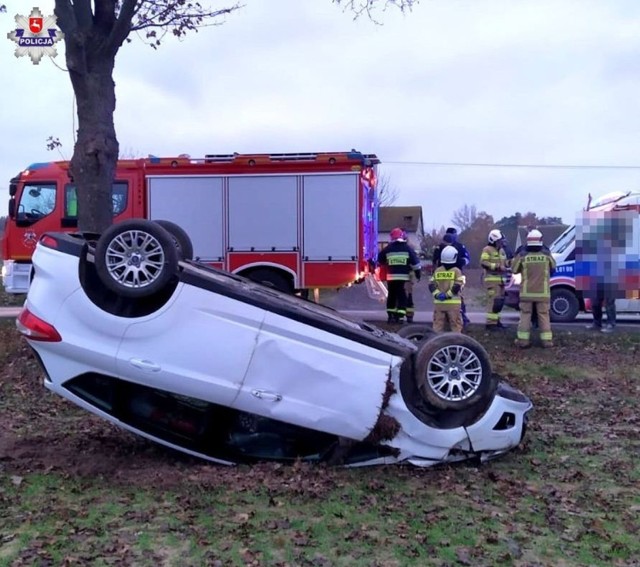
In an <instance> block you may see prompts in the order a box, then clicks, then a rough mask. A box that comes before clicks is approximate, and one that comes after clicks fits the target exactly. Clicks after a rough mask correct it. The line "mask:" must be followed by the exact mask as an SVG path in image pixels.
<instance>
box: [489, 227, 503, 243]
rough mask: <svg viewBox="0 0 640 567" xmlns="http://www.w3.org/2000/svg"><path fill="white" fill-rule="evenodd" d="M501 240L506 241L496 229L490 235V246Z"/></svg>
mask: <svg viewBox="0 0 640 567" xmlns="http://www.w3.org/2000/svg"><path fill="white" fill-rule="evenodd" d="M500 240H504V234H502V233H501V232H500V231H499V230H498V229H497V228H494V229H493V230H492V231H491V232H490V233H489V237H488V238H487V241H488V242H489V244H495V243H496V242H499V241H500Z"/></svg>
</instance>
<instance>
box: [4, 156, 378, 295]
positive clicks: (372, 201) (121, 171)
mask: <svg viewBox="0 0 640 567" xmlns="http://www.w3.org/2000/svg"><path fill="white" fill-rule="evenodd" d="M378 163H379V160H378V158H377V157H376V156H375V155H371V154H362V153H360V152H357V151H355V150H352V151H350V152H332V153H331V152H324V153H301V154H289V153H285V154H224V155H217V154H216V155H207V156H205V157H204V158H202V159H191V158H190V157H188V156H179V157H174V158H157V157H152V156H151V157H149V158H145V159H136V160H121V161H119V162H118V167H117V170H116V176H115V180H114V183H113V187H112V201H113V220H114V222H119V221H122V220H125V219H130V218H146V219H151V220H159V219H164V220H168V221H172V222H174V223H176V224H178V225H179V226H181V227H182V228H183V229H184V230H185V231H186V232H187V234H188V235H189V237H190V238H191V240H192V242H193V249H194V257H195V258H196V259H197V260H199V261H201V262H203V263H205V264H208V265H211V266H214V267H217V268H221V269H224V270H227V271H229V272H232V273H236V274H240V275H243V276H246V277H250V278H251V279H254V280H257V281H261V282H263V283H266V284H268V285H271V286H273V287H276V288H278V289H280V290H283V291H289V292H294V291H296V290H303V289H313V288H338V287H342V286H346V285H350V284H351V283H354V282H359V281H362V279H363V278H364V277H365V276H366V275H367V273H368V272H369V267H370V266H371V265H372V264H373V261H374V260H375V257H376V254H377V211H378V203H377V196H376V165H377V164H378ZM9 196H10V197H9V218H8V220H7V224H6V227H5V234H4V239H3V242H2V253H3V266H2V281H3V285H4V288H5V291H7V292H9V293H26V292H27V290H28V287H29V282H30V277H31V276H30V274H31V255H32V253H33V251H34V249H35V245H36V243H37V242H38V240H39V238H40V237H41V236H42V235H43V234H44V233H45V232H51V231H61V230H62V231H76V230H77V226H78V205H77V198H76V187H75V185H74V183H73V180H72V179H71V177H70V175H69V162H49V163H34V164H32V165H30V166H29V167H28V168H27V169H25V170H24V171H22V172H21V173H20V174H19V175H18V176H16V177H15V178H13V179H12V180H11V182H10V188H9Z"/></svg>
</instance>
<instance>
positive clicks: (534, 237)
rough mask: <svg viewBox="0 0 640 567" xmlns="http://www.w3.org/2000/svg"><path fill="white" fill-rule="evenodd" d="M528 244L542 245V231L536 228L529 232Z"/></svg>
mask: <svg viewBox="0 0 640 567" xmlns="http://www.w3.org/2000/svg"><path fill="white" fill-rule="evenodd" d="M527 246H542V233H541V232H540V231H539V230H538V229H536V228H534V229H533V230H530V231H529V234H527Z"/></svg>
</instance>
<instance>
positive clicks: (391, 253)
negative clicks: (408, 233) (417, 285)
mask: <svg viewBox="0 0 640 567" xmlns="http://www.w3.org/2000/svg"><path fill="white" fill-rule="evenodd" d="M378 263H379V264H380V265H381V266H386V272H387V281H393V280H404V281H409V279H410V278H411V272H412V271H413V272H415V274H416V278H418V279H420V260H419V259H418V255H417V254H416V252H415V250H414V249H413V248H411V246H409V245H408V244H407V243H406V242H400V241H398V240H396V241H394V242H391V243H389V244H387V246H385V247H384V248H383V249H382V250H381V251H380V254H378Z"/></svg>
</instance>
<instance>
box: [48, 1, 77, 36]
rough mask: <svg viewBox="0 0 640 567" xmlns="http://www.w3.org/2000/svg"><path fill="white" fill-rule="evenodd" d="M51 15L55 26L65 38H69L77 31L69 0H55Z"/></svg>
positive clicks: (74, 15)
mask: <svg viewBox="0 0 640 567" xmlns="http://www.w3.org/2000/svg"><path fill="white" fill-rule="evenodd" d="M53 13H54V15H55V17H56V24H57V26H58V27H59V28H60V29H61V30H62V33H64V35H65V36H71V35H72V34H73V33H74V32H75V31H76V30H77V29H78V22H77V21H76V14H75V12H74V11H73V6H72V5H71V2H70V1H69V0H56V4H55V8H54V10H53Z"/></svg>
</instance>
